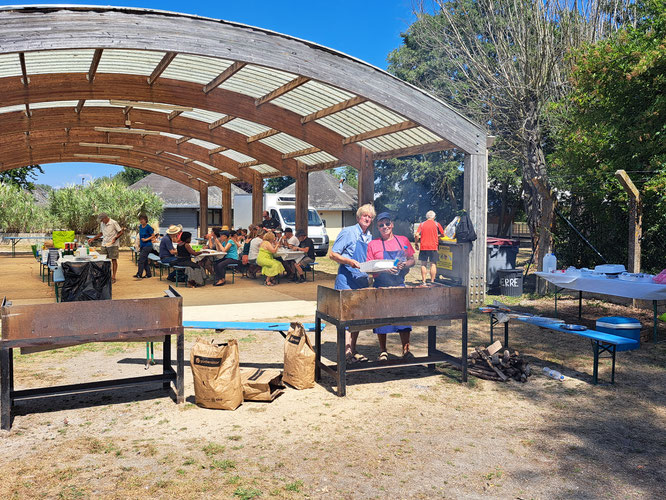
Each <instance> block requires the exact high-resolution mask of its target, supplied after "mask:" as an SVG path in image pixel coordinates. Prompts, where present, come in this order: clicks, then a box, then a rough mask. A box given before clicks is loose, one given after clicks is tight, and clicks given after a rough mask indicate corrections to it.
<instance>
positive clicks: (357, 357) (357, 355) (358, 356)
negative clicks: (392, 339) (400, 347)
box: [354, 352, 388, 363]
mask: <svg viewBox="0 0 666 500" xmlns="http://www.w3.org/2000/svg"><path fill="white" fill-rule="evenodd" d="M387 358H388V355H387ZM367 360H368V358H366V357H365V356H363V354H361V353H360V352H357V353H355V354H354V361H356V362H357V363H363V362H364V361H367Z"/></svg>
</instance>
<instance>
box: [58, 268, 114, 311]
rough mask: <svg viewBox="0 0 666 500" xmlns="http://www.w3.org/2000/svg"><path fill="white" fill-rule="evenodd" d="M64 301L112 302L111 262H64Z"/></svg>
mask: <svg viewBox="0 0 666 500" xmlns="http://www.w3.org/2000/svg"><path fill="white" fill-rule="evenodd" d="M62 272H63V275H64V276H65V282H64V283H63V286H62V301H63V302H74V301H79V300H110V299H111V261H110V260H104V261H100V262H63V263H62Z"/></svg>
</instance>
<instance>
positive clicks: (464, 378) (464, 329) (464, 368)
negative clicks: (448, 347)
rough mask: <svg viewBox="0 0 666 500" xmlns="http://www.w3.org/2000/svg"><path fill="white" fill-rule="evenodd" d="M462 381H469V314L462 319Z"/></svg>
mask: <svg viewBox="0 0 666 500" xmlns="http://www.w3.org/2000/svg"><path fill="white" fill-rule="evenodd" d="M460 364H461V370H462V381H463V382H467V315H465V317H464V318H463V320H462V356H461V358H460Z"/></svg>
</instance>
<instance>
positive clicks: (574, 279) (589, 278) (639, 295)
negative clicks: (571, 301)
mask: <svg viewBox="0 0 666 500" xmlns="http://www.w3.org/2000/svg"><path fill="white" fill-rule="evenodd" d="M535 274H536V275H537V276H539V277H541V278H543V279H545V280H546V281H548V282H549V283H552V284H553V285H555V316H557V294H558V293H559V292H561V291H563V290H575V291H578V318H579V319H580V318H581V316H582V308H583V292H589V293H599V294H603V295H612V296H615V297H625V298H628V299H640V300H651V301H652V312H653V324H652V337H653V341H654V343H655V344H656V343H657V301H659V300H666V285H662V284H659V283H649V282H638V281H624V280H621V279H619V278H609V277H607V276H606V275H592V274H586V275H580V276H579V275H576V274H572V273H543V272H538V273H535Z"/></svg>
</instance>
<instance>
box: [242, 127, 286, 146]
mask: <svg viewBox="0 0 666 500" xmlns="http://www.w3.org/2000/svg"><path fill="white" fill-rule="evenodd" d="M279 133H280V131H279V130H275V129H274V128H271V129H268V130H264V131H263V132H261V133H259V134H256V135H251V136H250V137H248V138H247V142H248V143H250V142H256V141H260V140H261V139H266V138H267V137H272V136H274V135H277V134H279Z"/></svg>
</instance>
